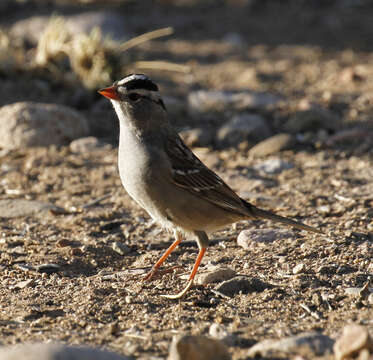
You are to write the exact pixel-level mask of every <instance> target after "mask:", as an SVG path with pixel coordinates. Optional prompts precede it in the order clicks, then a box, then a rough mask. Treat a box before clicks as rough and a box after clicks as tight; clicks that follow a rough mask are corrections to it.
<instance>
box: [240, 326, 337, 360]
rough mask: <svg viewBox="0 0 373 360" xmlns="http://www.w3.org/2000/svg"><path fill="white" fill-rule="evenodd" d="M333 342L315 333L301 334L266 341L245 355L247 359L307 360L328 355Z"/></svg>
mask: <svg viewBox="0 0 373 360" xmlns="http://www.w3.org/2000/svg"><path fill="white" fill-rule="evenodd" d="M333 344H334V340H333V339H331V338H330V337H328V336H326V335H323V334H319V333H316V332H310V333H302V334H299V335H296V336H290V337H287V338H284V339H280V340H274V339H268V340H264V341H261V342H259V343H257V344H255V345H254V346H252V347H251V348H250V349H249V351H248V353H247V355H248V356H249V357H256V356H262V357H277V356H281V355H282V356H287V357H289V356H292V355H300V356H304V357H306V358H308V359H312V358H314V357H315V356H323V355H330V354H331V353H332V349H333Z"/></svg>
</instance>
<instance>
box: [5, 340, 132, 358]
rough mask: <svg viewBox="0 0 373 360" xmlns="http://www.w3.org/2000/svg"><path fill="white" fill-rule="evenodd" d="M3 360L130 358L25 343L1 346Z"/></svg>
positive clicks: (57, 346)
mask: <svg viewBox="0 0 373 360" xmlns="http://www.w3.org/2000/svg"><path fill="white" fill-rule="evenodd" d="M0 358H1V360H129V358H128V357H126V356H121V355H118V354H115V353H113V352H109V351H103V350H99V349H94V348H88V347H77V346H67V345H60V344H41V343H40V344H25V345H15V346H10V347H1V348H0Z"/></svg>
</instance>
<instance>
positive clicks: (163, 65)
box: [134, 61, 190, 74]
mask: <svg viewBox="0 0 373 360" xmlns="http://www.w3.org/2000/svg"><path fill="white" fill-rule="evenodd" d="M134 66H135V67H136V68H138V69H159V70H168V71H176V72H181V73H185V74H187V73H190V66H188V65H181V64H175V63H171V62H168V61H136V62H135V64H134Z"/></svg>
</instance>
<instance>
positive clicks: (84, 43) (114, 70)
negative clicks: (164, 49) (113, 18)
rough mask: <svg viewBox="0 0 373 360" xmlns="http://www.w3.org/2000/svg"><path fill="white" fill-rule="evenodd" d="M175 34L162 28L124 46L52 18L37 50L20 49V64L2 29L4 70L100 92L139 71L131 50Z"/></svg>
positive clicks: (159, 65)
mask: <svg viewBox="0 0 373 360" xmlns="http://www.w3.org/2000/svg"><path fill="white" fill-rule="evenodd" d="M172 32H173V29H172V28H170V27H167V28H163V29H158V30H155V31H151V32H149V33H145V34H142V35H140V36H138V37H135V38H133V39H130V40H129V41H127V42H125V43H123V44H120V43H117V42H115V41H114V40H112V39H111V38H110V37H107V36H103V35H102V32H101V30H100V29H99V28H94V29H93V30H92V31H91V32H90V33H89V34H84V33H79V34H72V33H71V32H70V31H69V29H68V26H67V25H66V20H65V18H64V17H62V16H52V17H51V19H50V21H49V24H48V25H47V27H46V29H45V30H44V32H43V34H42V35H41V36H40V39H39V41H38V44H37V46H36V49H32V50H30V51H29V52H28V53H27V55H26V50H25V49H18V50H17V51H18V52H19V50H22V51H23V52H22V51H21V53H22V55H21V56H18V58H19V59H21V58H22V61H16V59H15V54H16V51H15V50H16V49H14V48H12V42H11V41H10V39H9V37H8V36H7V34H5V33H4V32H2V31H1V30H0V71H4V72H9V71H10V70H21V71H26V72H37V73H38V74H40V73H41V74H43V76H44V77H45V76H46V77H48V78H50V79H51V80H53V81H54V82H59V83H60V82H62V83H65V84H70V85H71V84H76V83H77V82H78V83H81V84H82V85H83V86H84V87H85V88H87V89H97V88H98V87H101V86H104V85H107V84H108V83H110V82H111V81H113V80H115V79H118V78H120V77H122V76H123V75H124V74H126V73H127V72H128V69H129V68H131V69H134V68H136V63H133V62H132V61H131V58H130V56H129V53H128V52H127V50H128V49H130V48H133V47H135V46H138V45H140V44H142V43H144V42H146V41H150V40H152V39H156V38H160V37H163V36H166V35H170V34H172ZM25 59H27V60H25ZM140 65H141V63H140ZM142 65H144V66H145V68H146V69H149V68H154V69H160V70H170V71H178V72H188V71H189V70H188V69H189V68H188V67H186V66H183V65H178V64H172V63H165V62H162V61H161V62H160V61H155V62H154V63H153V62H152V61H150V62H149V61H148V62H146V63H143V64H142Z"/></svg>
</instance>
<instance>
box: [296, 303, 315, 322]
mask: <svg viewBox="0 0 373 360" xmlns="http://www.w3.org/2000/svg"><path fill="white" fill-rule="evenodd" d="M299 305H300V307H301V308H302V309H303V310H306V311H307V312H308V313H309V314H310V315H311V316H313V317H314V318H315V319H317V320H320V315H319V314H318V313H317V312H316V311H312V310H311V309H310V308H309V307H308V306H307V305H306V304H299Z"/></svg>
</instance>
